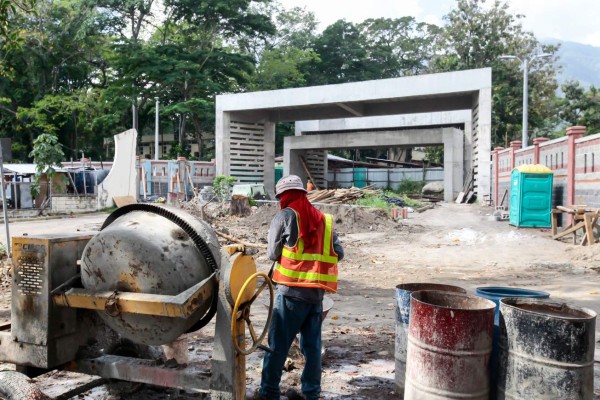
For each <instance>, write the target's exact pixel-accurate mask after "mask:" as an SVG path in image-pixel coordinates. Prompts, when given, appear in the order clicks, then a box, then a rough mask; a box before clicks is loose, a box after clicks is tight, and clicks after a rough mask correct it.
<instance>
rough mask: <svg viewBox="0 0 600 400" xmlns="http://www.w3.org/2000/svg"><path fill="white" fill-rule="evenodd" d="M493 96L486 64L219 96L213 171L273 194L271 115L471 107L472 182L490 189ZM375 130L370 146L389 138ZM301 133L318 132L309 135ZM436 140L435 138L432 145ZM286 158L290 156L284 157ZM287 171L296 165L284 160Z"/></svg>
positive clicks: (311, 116)
mask: <svg viewBox="0 0 600 400" xmlns="http://www.w3.org/2000/svg"><path fill="white" fill-rule="evenodd" d="M491 101H492V70H491V68H482V69H475V70H467V71H458V72H447V73H442V74H431V75H419V76H411V77H404V78H393V79H381V80H375V81H364V82H355V83H344V84H337V85H326V86H314V87H305V88H297V89H282V90H273V91H264V92H253V93H240V94H229V95H221V96H217V102H216V132H215V134H216V173H217V174H221V175H230V176H234V177H236V178H238V180H239V181H240V182H264V184H265V187H266V188H267V190H268V191H269V192H271V193H272V192H273V189H274V185H275V183H274V174H275V171H274V168H273V167H272V166H273V165H274V157H275V154H274V149H275V124H276V123H277V122H283V121H307V120H324V119H339V118H356V117H373V116H386V115H404V114H414V113H431V112H440V111H458V110H470V112H471V115H472V118H471V131H472V135H471V136H472V137H471V140H472V151H471V154H472V160H473V168H474V170H475V174H476V178H475V184H476V186H477V188H478V192H479V194H480V195H485V194H489V192H490V154H491V151H490V150H491V149H490V148H491V118H492V116H491V114H492V113H491V105H492V104H491ZM375 133H376V132H369V137H370V138H371V140H370V142H371V145H370V146H368V147H382V146H392V145H393V144H391V143H386V142H385V141H386V140H390V136H389V135H375ZM418 135H419V133H418V132H415V133H414V135H413V136H414V139H415V143H414V144H415V145H421V144H419V143H424V140H421V141H419V140H418V139H417V136H418ZM437 135H438V136H439V135H440V133H439V132H438V133H437ZM441 135H442V136H443V135H444V133H442V134H441ZM448 135H450V136H453V135H455V134H450V133H446V136H448ZM353 138H354V136H352V133H346V134H344V136H343V137H338V140H339V142H338V144H339V145H335V144H332V143H325V142H323V143H322V145H324V146H334V147H329V148H340V147H348V146H347V145H348V144H349V143H352V141H353V140H354V139H353ZM303 140H306V141H311V140H323V139H317V138H316V137H314V136H307V139H303ZM442 141H443V139H442ZM439 143H440V141H439V139H437V141H436V143H435V144H439ZM406 144H408V143H406ZM313 147H314V146H313ZM455 158H456V156H453V159H455ZM284 163H286V164H290V160H289V159H287V158H285V157H284ZM292 167H293V168H292ZM289 172H291V173H300V172H301V170H297V166H292V164H290V169H289Z"/></svg>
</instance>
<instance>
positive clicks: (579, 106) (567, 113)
mask: <svg viewBox="0 0 600 400" xmlns="http://www.w3.org/2000/svg"><path fill="white" fill-rule="evenodd" d="M561 89H562V92H563V93H564V98H561V99H559V100H558V103H559V104H558V107H559V110H560V112H559V115H560V118H561V120H562V121H563V122H564V123H565V124H567V125H570V126H572V125H583V126H585V127H587V130H586V133H588V134H593V133H599V132H600V89H598V88H596V87H595V86H593V85H592V86H590V88H589V89H587V90H586V89H585V88H583V87H582V86H581V85H580V84H579V82H577V81H570V82H566V83H565V84H563V85H562V86H561Z"/></svg>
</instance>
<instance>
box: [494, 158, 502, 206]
mask: <svg viewBox="0 0 600 400" xmlns="http://www.w3.org/2000/svg"><path fill="white" fill-rule="evenodd" d="M501 150H504V147H496V148H495V149H494V204H498V200H499V196H498V191H499V190H500V189H499V187H500V170H499V168H500V155H499V154H498V153H499V152H500V151H501Z"/></svg>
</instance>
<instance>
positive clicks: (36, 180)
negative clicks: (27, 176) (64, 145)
mask: <svg viewBox="0 0 600 400" xmlns="http://www.w3.org/2000/svg"><path fill="white" fill-rule="evenodd" d="M29 156H30V157H32V158H33V163H34V164H35V171H36V173H35V175H34V177H33V182H32V184H31V195H32V196H37V195H38V194H39V193H40V178H41V176H42V174H44V173H45V174H46V176H47V177H48V182H50V184H51V183H52V179H53V178H54V175H55V174H56V170H55V169H54V168H55V167H62V164H61V163H62V161H63V160H64V156H65V155H64V154H63V151H62V149H61V147H60V144H59V143H58V138H57V137H56V136H55V135H53V134H51V133H42V134H41V135H39V136H38V137H37V138H36V139H35V141H34V142H33V150H32V151H31V154H29Z"/></svg>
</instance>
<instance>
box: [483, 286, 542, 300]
mask: <svg viewBox="0 0 600 400" xmlns="http://www.w3.org/2000/svg"><path fill="white" fill-rule="evenodd" d="M495 290H498V291H501V290H509V291H515V292H514V293H511V294H510V295H504V294H502V293H495V292H494V291H495ZM475 293H476V294H485V295H488V296H496V297H523V298H527V297H534V296H545V297H546V298H548V297H550V293H549V292H546V291H543V290H533V289H525V288H517V287H511V286H480V287H478V288H476V289H475Z"/></svg>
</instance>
